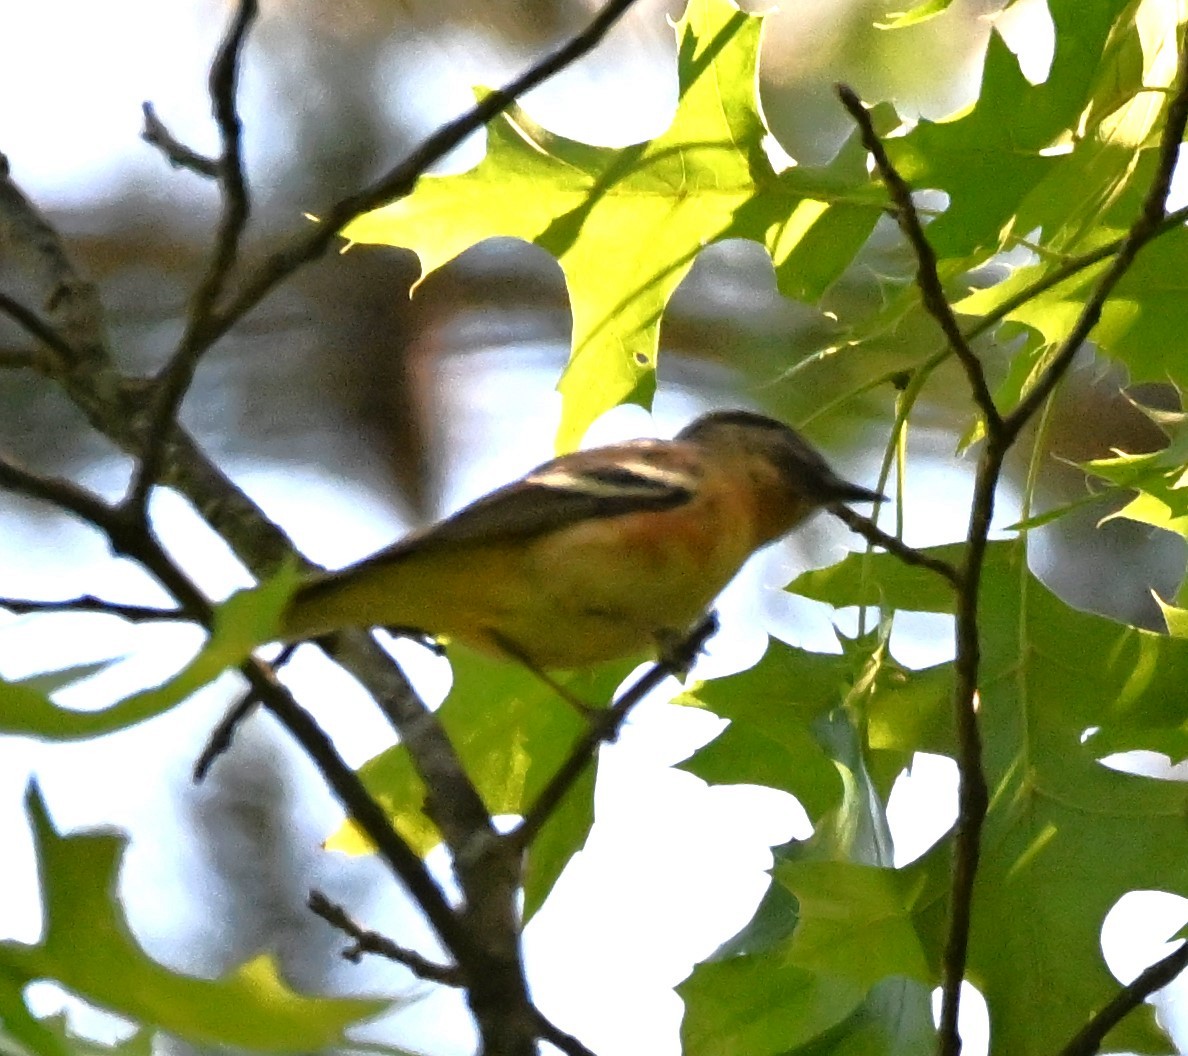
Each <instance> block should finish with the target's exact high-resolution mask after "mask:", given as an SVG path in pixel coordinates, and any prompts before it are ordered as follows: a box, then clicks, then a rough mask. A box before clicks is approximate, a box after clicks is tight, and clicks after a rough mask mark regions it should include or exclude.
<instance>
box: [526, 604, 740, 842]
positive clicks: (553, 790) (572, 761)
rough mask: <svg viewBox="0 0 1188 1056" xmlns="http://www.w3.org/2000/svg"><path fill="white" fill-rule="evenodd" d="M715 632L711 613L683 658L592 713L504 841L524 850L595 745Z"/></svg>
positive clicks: (614, 732)
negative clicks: (588, 723)
mask: <svg viewBox="0 0 1188 1056" xmlns="http://www.w3.org/2000/svg"><path fill="white" fill-rule="evenodd" d="M717 629H718V621H717V618H716V617H715V616H713V615H712V614H711V615H710V616H707V617H706V618H705V619H704V620H703V621H702V622H701V623H700V624H699V625H698V626H697V628H696V629H695V630H694V631H693V633H692V634H691V635H690V636H689V640H688V641H687V642H686V643H685V649H686V650H687V655H683V656H681V657H680V658H678V659H665V660H661V661H660V662H659V663H655V664H653V665H652V666H651V667H650V668H648V670H647V671H645V672H644V673H643V674H642V675H641V676H640V677H639V678H638V679H637V680H636V681H635V684H634V685H632V686H631V688H630V689H628V690H627V691H626V692H625V693H624V694H623V695H622V696H621V697H620V698H619V699H618V700H617V701H615V703H614V704H613V705H612V706H611V707H610V708H608V709H607V710H606V711H595V712H592V713H591V714H590V717H589V718H590V726H589V729H587V730H586V732H585V733H584V734H583V735H582V736H581V737H580V738H579V739H578V742H577V744H575V745H574V746H573V750H572V751H571V752H570V753H569V755H568V757H567V758H566V759H565V761H564V762H563V763H562V764H561V765H560V766H559V767H558V768H557V772H556V773H555V774H554V775H553V776H552V778H551V779H550V781H549V783H548V784H547V785H546V786H545V787H544V788H543V789H542V790H541V793H540V795H539V796H537V797H536V802H535V803H533V804H532V806H531V807H529V808H528V812H527V813H526V814H525V815H524V820H523V821H521V822H520V824H519V825H518V826H517V827H516V828H515V829H513V830H512V831H511V832H510V833H508V835H507V836H506V837H504V838H505V839H506V840H508V841H509V842H511V843H512V844H513V845H514V846H515V847H516V848H517V850H519V851H523V850H525V849H527V848H528V846H529V845H530V844H531V843H532V841H533V840H534V839H536V837H537V836H538V835H539V834H540V830H541V829H543V828H544V827H545V825H546V824H547V823H548V821H549V819H550V818H551V817H552V816H553V814H554V813H555V812H556V810H557V808H558V807H559V806H560V805H561V803H562V802H563V801H564V799H565V797H566V796H567V795H568V794H569V792H570V790H571V789H572V788H573V786H574V785H575V784H577V782H578V779H579V778H580V777H581V776H582V774H583V773H585V771H586V768H587V767H588V766H589V765H590V763H591V761H592V760H593V758H594V754H595V753H596V752H597V751H598V748H599V746H600V745H602V744H604V743H606V742H609V741H613V740H614V739H615V738H616V737H618V735H619V729H620V727H622V725H623V722H624V721H625V720H626V718H627V715H628V713H629V712H630V711H631V709H632V708H634V707H635V705H636V704H638V703H639V702H640V701H641V700H643V698H644V697H646V696H647V695H648V694H649V693H651V692H652V690H654V689H655V688H656V687H657V686H659V685H660V683H662V682H663V681H664V680H665V679H666V678H669V677H671V676H672V675H674V674H679V673H681V671H682V670H685V669H687V668H688V666H689V662H691V661H692V659H693V658H695V657H696V655H697V654H698V653H699V652H700V651H701V649H702V647H703V646H704V645H705V643H706V642H707V641H709V639H710V638H711V637H712V636H713V634H714V632H715V631H717Z"/></svg>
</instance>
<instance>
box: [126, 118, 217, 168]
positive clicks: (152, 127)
mask: <svg viewBox="0 0 1188 1056" xmlns="http://www.w3.org/2000/svg"><path fill="white" fill-rule="evenodd" d="M140 108H141V110H142V111H143V112H144V128H143V129H142V130H141V133H140V138H141V139H143V140H144V141H145V142H146V143H148V144H150V145H152V146H154V147H156V148H157V149H158V150H159V151H160V152H161V153H162V154H164V155H165V160H166V161H168V162H169V164H170V165H172V166H173V167H174V168H175V169H186V170H188V171H189V172H193V173H196V174H197V175H199V176H205V177H206V178H207V179H209V180H217V179H218V177H219V162H218V159H216V158H208V157H207V156H206V155H205V154H199V153H198V151H196V150H194V149H193V148H192V147H187V146H186V145H185V144H184V143H183V142H182V141H181V140H180V139H178V138H177V137H176V136H175V135H174V134H173V133H172V132H170V131H169V129H168V128H166V127H165V122H164V121H162V120H161V119H160V117H158V116H157V111H156V110H155V109H154V108H153V104H152V103H150V102H147V101H146V102H144V103H141V105H140Z"/></svg>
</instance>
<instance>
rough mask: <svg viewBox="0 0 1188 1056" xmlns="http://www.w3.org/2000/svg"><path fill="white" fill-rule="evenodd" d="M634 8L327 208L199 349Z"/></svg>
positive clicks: (608, 13)
mask: <svg viewBox="0 0 1188 1056" xmlns="http://www.w3.org/2000/svg"><path fill="white" fill-rule="evenodd" d="M635 2H636V0H608V3H606V5H605V6H604V7H603V8H602V9H601V10H600V11H599V12H598V14H597V15H595V16H594V18H593V19H591V20H590V22H589V24H588V25H587V26H586V28H585V29H583V30H582V31H581V32H579V33H577V34H575V35H574V36H573V37H571V38H570V39H569V40H568V41H567V42H566V43H565V44H563V45H562V46H561V47H560V48H558V49H557V50H556V51H555V52H553V53H552V54H551V55H546V56H545V57H544V58H543V59H541V60H539V61H538V62H536V63H534V64H533V65H532V66H530V67H529V68H528V69H527V70H525V71H524V73H522V74H521V75H520V76H518V77H516V78H515V79H514V80H512V81H509V82H508V83H507V84H506V85H504V87H503V88H501V89H499V90H497V91H494V92H491V93H490V94H489V95H487V96H486V97H484V98H483V99H482V100H480V101H479V102H478V103H476V104H475V105H474V106H473V107H471V108H470V109H469V110H467V111H466V113H464V114H462V115H461V116H460V117H457V118H455V119H454V120H453V121H450V122H449V123H447V124H445V125H442V126H441V127H440V128H439V129H438V130H437V131H436V132H434V133H433V134H432V135H431V136H429V137H428V139H426V140H425V141H424V142H423V143H422V144H421V145H420V146H419V147H418V148H417V149H416V150H415V151H413V153H412V154H410V155H408V156H407V157H406V158H405V159H404V160H403V161H402V162H401V163H400V164H399V165H396V166H395V167H394V168H392V169H390V170H389V171H388V172H386V173H385V174H384V175H383V176H381V177H379V179H377V180H376V181H375V182H374V183H372V184H370V185H369V186H367V187H364V188H363V189H361V190H359V191H357V192H356V193H354V194H351V195H348V196H347V197H346V198H343V199H341V200H340V201H338V202H336V203H335V204H334V205H332V206H330V208H329V209H327V210H326V211H325V213H324V214H323V215H322V217H321V219H320V220H319V222H318V223H316V224H315V225H314V226H313V227H311V228H310V229H309V230H308V231H307V232H305V233H303V234H301V235H298V236H297V237H296V238H294V239H293V240H292V242H290V243H289V245H287V246H286V247H284V248H283V249H281V250H279V251H278V252H276V253H274V254H272V256H270V257H268V258H267V259H266V260H265V261H263V263H262V264H261V265H260V266H259V267H258V268H257V269H256V270H255V271H254V272H253V273H252V274H251V275H249V276H248V277H247V278H246V279H245V280H244V282H243V285H242V287H241V288H240V290H239V292H238V294H237V295H236V296H235V297H234V298H233V299H232V301H231V302H230V304H228V305H227V306H226V307H225V308H223V309H222V311H221V312H218V313H215V314H214V315H213V316H212V317H211V319H210V322H209V325H208V326H207V327H206V330H205V332H204V341H205V343H206V344H212V343H213V342H215V341H217V340H218V339H219V338H220V337H222V336H223V334H225V333H226V332H227V331H228V330H229V329H230V328H231V327H232V326H233V325H234V324H235V323H236V322H238V321H239V319H241V318H242V317H243V316H244V315H246V314H247V313H248V312H250V311H251V310H252V309H253V308H254V307H255V306H256V305H257V304H259V303H260V301H261V300H263V299H264V297H265V296H266V295H267V294H268V293H269V292H270V291H271V290H272V289H273V288H274V287H275V286H276V285H277V284H278V283H280V282H282V281H283V280H285V279H287V278H288V277H289V276H290V275H292V274H293V273H294V272H295V271H297V270H298V269H299V268H301V267H303V266H304V265H306V264H308V263H310V262H311V261H314V260H316V259H317V258H318V257H320V256H321V255H322V254H323V253H325V252H326V250H327V249H329V248H330V246H331V245H333V244H334V241H335V238H336V237H337V235H338V232H339V231H341V230H342V229H343V228H344V227H345V226H346V225H347V224H349V223H350V222H351V221H352V220H354V219H355V218H356V217H358V216H361V215H362V214H363V213H366V212H369V211H370V210H372V209H376V208H378V207H379V206H381V205H384V204H386V203H387V202H390V201H393V200H395V199H397V198H402V197H404V196H405V195H406V194H408V193H409V192H410V191H411V190H412V188H413V185H414V184H415V183H416V182H417V180H418V179H419V178H420V176H421V175H422V173H424V172H425V171H426V170H427V169H428V168H429V167H430V166H431V165H433V164H434V163H436V162H437V161H439V160H440V159H441V158H443V157H445V155H446V154H448V153H449V152H450V151H451V150H453V149H454V147H456V146H457V145H458V144H459V143H461V142H462V141H463V140H464V139H465V138H466V137H467V136H469V135H470V134H471V133H472V132H476V131H478V130H479V129H480V128H482V127H483V126H485V125H486V124H487V123H488V122H490V121H491V120H493V119H494V118H495V117H497V116H498V115H499V114H501V113H503V111H504V110H506V109H507V108H508V107H509V106H511V105H512V104H513V103H514V102H515V101H516V99H518V98H519V97H520V96H521V95H523V94H524V93H525V92H528V91H530V90H531V89H533V88H535V87H537V85H539V84H541V83H543V82H544V81H546V80H548V78H550V77H551V76H553V74H555V73H558V72H559V71H561V70H563V69H565V68H566V67H567V66H569V65H571V64H572V63H574V62H576V61H577V60H578V59H580V58H581V57H582V56H583V55H585V54H587V53H588V52H590V51H592V50H593V49H594V47H596V46H597V45H598V43H599V42H600V41H601V40H602V38H603V37H604V36H606V34H607V32H608V31H609V30H610V28H611V27H612V26H613V25H614V24H615V22H617V21H618V20H619V18H620V17H622V15H623V14H624V12H626V11H627V9H628V8H629V7H631V6H632V5H633V4H634V3H635Z"/></svg>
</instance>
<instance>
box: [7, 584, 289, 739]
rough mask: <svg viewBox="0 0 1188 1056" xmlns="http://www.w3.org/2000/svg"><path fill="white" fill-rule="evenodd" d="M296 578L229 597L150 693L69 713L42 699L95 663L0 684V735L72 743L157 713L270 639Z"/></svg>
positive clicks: (86, 672)
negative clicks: (202, 638) (194, 647)
mask: <svg viewBox="0 0 1188 1056" xmlns="http://www.w3.org/2000/svg"><path fill="white" fill-rule="evenodd" d="M298 578H299V577H298V574H297V572H296V569H295V568H294V567H289V568H286V569H285V570H283V571H281V572H280V573H278V574H277V575H276V576H274V577H273V578H272V579H271V580H269V582H268V583H266V584H264V585H263V586H261V587H258V588H256V589H253V590H245V591H240V592H239V593H238V594H235V595H234V596H233V597H231V598H229V599H228V600H227V601H226V602H224V603H223V604H222V605H220V606H219V607H218V609H217V611H216V612H215V621H214V630H213V631H212V632H211V635H210V637H209V638H208V639H207V640H206V643H205V644H204V645H203V646H202V648H201V649H200V650H199V651H198V653H197V655H195V657H194V658H193V659H192V660H191V661H190V662H189V663H188V664H187V665H186V666H185V667H184V668H182V670H181V671H179V672H178V673H177V674H176V675H174V676H173V678H171V679H169V680H168V681H167V682H164V683H162V684H161V685H160V686H157V687H156V688H155V689H148V690H144V691H143V692H140V693H134V694H133V695H132V696H130V697H126V698H125V699H124V700H121V701H118V702H117V703H115V704H111V705H109V706H108V707H106V708H101V709H99V710H97V711H72V710H69V709H66V708H61V707H58V705H56V704H55V703H54V702H53V701H52V700H51V699H50V698H49V696H48V692H50V691H52V689H59V688H62V687H63V686H64V685H67V684H72V683H74V682H76V681H82V680H83V679H84V678H89V677H90V676H91V675H93V674H94V673H95V671H96V670H98V669H99V668H96V666H95V665H87V666H85V667H82V668H72V669H67V670H64V671H55V672H50V673H48V674H41V675H36V676H34V677H33V678H31V679H26V680H25V681H22V682H2V681H0V733H9V734H21V735H24V736H29V737H38V738H41V739H43V740H47V741H76V740H82V739H83V738H86V737H99V736H102V735H103V734H106V733H114V732H115V731H116V730H122V729H125V728H126V727H128V726H134V725H135V724H136V723H138V722H144V721H145V720H146V719H152V718H155V717H156V716H158V715H161V714H163V713H164V712H166V711H168V710H169V709H170V708H172V707H173V706H174V705H175V704H178V703H180V702H181V701H183V700H185V699H186V698H187V697H189V696H191V695H192V694H194V693H196V692H197V691H198V690H199V689H201V688H202V687H203V686H205V685H207V684H208V683H210V682H213V681H214V680H215V679H216V678H218V677H219V675H221V674H222V673H223V672H224V671H226V670H227V669H228V668H232V667H238V666H239V665H240V664H241V663H243V661H244V660H246V659H247V658H248V657H249V656H251V654H252V652H253V650H255V649H256V648H257V646H259V645H260V644H261V643H263V642H267V641H270V640H271V639H273V638H275V637H276V630H277V627H278V625H279V621H280V614H281V613H282V612H283V611H284V608H285V606H286V605H287V604H288V601H289V598H290V597H291V596H292V594H293V591H294V589H296V586H297V581H298ZM101 666H102V665H101Z"/></svg>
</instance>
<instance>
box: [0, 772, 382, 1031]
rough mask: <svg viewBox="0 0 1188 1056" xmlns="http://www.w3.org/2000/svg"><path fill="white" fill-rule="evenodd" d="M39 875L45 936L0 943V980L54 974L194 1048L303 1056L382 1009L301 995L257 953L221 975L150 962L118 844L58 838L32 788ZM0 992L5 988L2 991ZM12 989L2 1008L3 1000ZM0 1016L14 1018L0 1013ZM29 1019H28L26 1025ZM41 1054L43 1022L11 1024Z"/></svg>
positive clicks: (375, 1003)
mask: <svg viewBox="0 0 1188 1056" xmlns="http://www.w3.org/2000/svg"><path fill="white" fill-rule="evenodd" d="M26 808H27V811H28V815H29V819H30V821H31V823H32V826H33V838H34V843H35V847H36V851H37V860H38V865H39V868H40V872H41V893H42V900H43V905H44V909H45V927H44V934H43V937H42V939H41V941H40V942H38V943H36V944H35V945H32V946H29V945H25V944H23V943H17V942H0V974H2V975H3V976H4V977H5V979H6V980H7V981H10V982H11V981H17V980H19V981H21V982H29V981H32V980H34V979H53V980H55V981H56V982H58V983H60V984H61V985H62V986H64V987H65V988H67V989H68V990H72V991H74V992H75V993H76V994H78V995H79V996H81V997H83V998H85V999H86V1000H88V1001H90V1002H92V1003H93V1004H96V1005H98V1006H100V1007H102V1008H106V1009H110V1010H111V1011H113V1012H117V1013H119V1014H121V1015H125V1016H129V1017H131V1018H133V1019H135V1020H136V1021H137V1022H139V1023H140V1024H142V1025H143V1026H145V1027H149V1028H152V1029H159V1030H165V1031H168V1032H169V1033H171V1034H174V1035H176V1036H177V1037H179V1038H183V1039H185V1040H187V1041H190V1042H193V1043H194V1044H196V1045H215V1046H232V1047H237V1048H249V1049H256V1050H260V1051H264V1052H309V1051H311V1050H316V1049H321V1048H326V1047H328V1046H332V1045H342V1044H345V1037H344V1033H343V1032H344V1031H345V1030H346V1028H347V1027H349V1026H351V1025H352V1024H354V1023H357V1022H359V1021H361V1020H363V1019H367V1018H370V1017H372V1016H374V1015H376V1014H378V1013H379V1012H381V1011H383V1010H384V1009H385V1008H387V1007H388V1005H389V1002H387V1001H382V1000H358V999H345V998H321V997H305V996H303V995H301V994H297V993H295V992H294V991H292V990H290V989H289V988H288V987H287V986H286V985H285V983H284V982H283V981H282V980H281V979H280V977H279V975H278V974H277V971H276V967H275V964H274V963H273V961H272V959H271V958H270V957H269V956H267V955H261V956H259V957H257V958H256V959H254V960H252V961H250V962H248V963H247V964H244V965H243V966H242V967H240V968H239V969H238V970H237V971H236V972H234V973H232V974H231V975H228V976H226V977H224V978H222V979H196V978H193V977H190V976H185V975H180V974H178V973H177V972H172V971H169V970H168V969H166V968H163V967H162V966H161V965H159V964H157V963H155V962H154V961H152V960H150V959H149V958H148V956H147V955H146V954H145V952H144V951H143V950H142V949H141V948H140V946H139V945H138V944H137V943H136V940H135V939H134V938H133V937H132V934H131V932H130V931H129V929H128V925H127V923H126V921H125V920H124V916H123V913H122V911H121V910H120V908H119V906H118V904H117V902H116V894H115V889H116V880H117V874H118V872H119V865H120V858H121V856H122V854H123V851H124V847H125V845H126V841H125V840H123V839H121V838H119V837H117V836H113V835H109V834H105V833H85V834H79V835H73V836H65V837H64V836H61V835H59V834H58V833H57V832H56V831H55V829H54V827H53V825H52V824H51V822H50V819H49V816H48V814H47V813H46V808H45V804H44V803H43V802H42V799H41V795H40V793H39V792H38V790H37V788H36V786H31V787H30V789H29V793H28V795H27V797H26ZM0 989H3V987H0ZM11 993H12V992H11V990H9V991H8V997H7V999H6V1004H10V1003H11V999H12V998H11ZM6 1021H8V1022H9V1023H10V1026H11V1025H12V1023H13V1021H12V1020H10V1019H9V1018H8V1016H6ZM33 1022H36V1021H33ZM15 1025H16V1027H17V1029H18V1030H20V1031H21V1036H22V1040H24V1041H25V1042H26V1043H32V1044H33V1046H34V1047H35V1048H37V1049H38V1051H42V1049H43V1045H41V1044H40V1042H43V1041H44V1040H45V1038H46V1037H47V1035H46V1034H45V1030H47V1029H48V1028H44V1026H43V1030H41V1031H39V1032H36V1033H34V1032H31V1029H30V1022H29V1020H25V1021H24V1023H23V1026H22V1021H21V1019H20V1017H18V1018H17V1020H16V1021H15Z"/></svg>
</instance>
